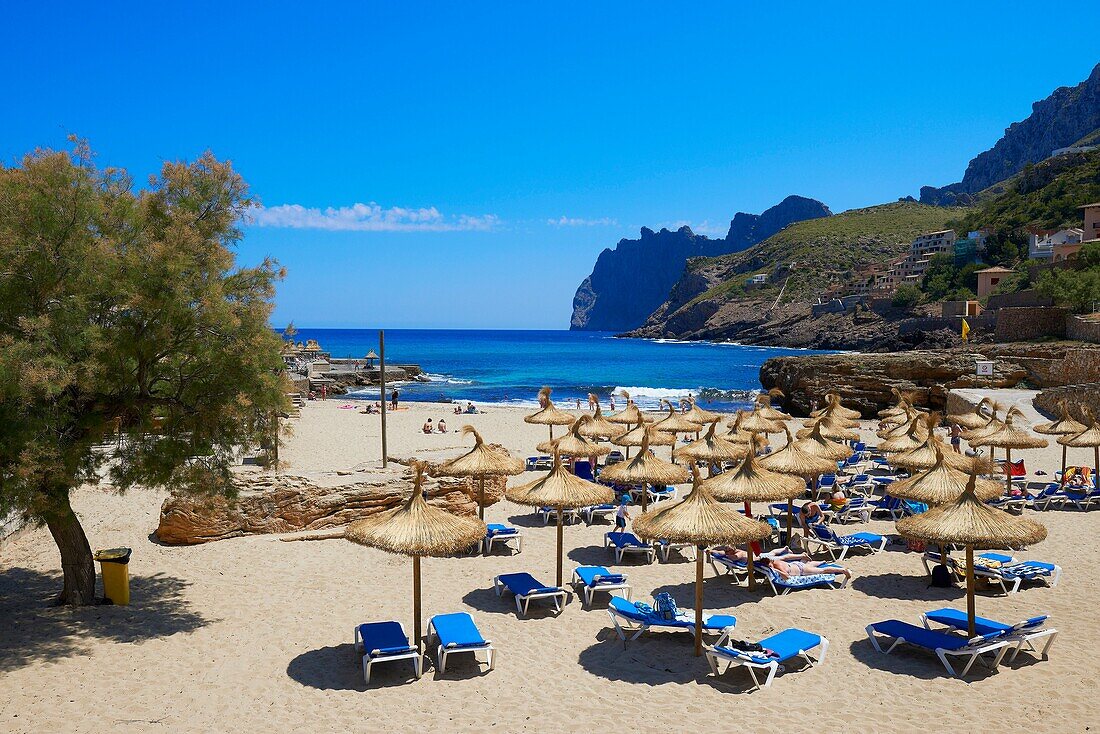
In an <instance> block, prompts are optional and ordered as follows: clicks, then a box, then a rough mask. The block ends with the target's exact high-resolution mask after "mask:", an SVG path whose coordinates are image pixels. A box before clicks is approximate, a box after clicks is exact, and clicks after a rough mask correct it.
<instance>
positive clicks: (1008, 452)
mask: <svg viewBox="0 0 1100 734" xmlns="http://www.w3.org/2000/svg"><path fill="white" fill-rule="evenodd" d="M1011 491H1012V449H1009V448H1006V449H1005V494H1006V495H1007V494H1008V493H1009V492H1011ZM973 636H974V635H971V637H973Z"/></svg>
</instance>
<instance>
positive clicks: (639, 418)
mask: <svg viewBox="0 0 1100 734" xmlns="http://www.w3.org/2000/svg"><path fill="white" fill-rule="evenodd" d="M619 395H620V396H622V397H623V398H625V399H626V407H625V408H623V409H622V410H620V411H619V412H618V413H614V414H612V415H609V416H607V420H608V421H610V422H611V423H621V424H622V425H626V426H637V425H640V424H642V423H645V422H646V420H645V416H644V415H642V411H640V410H638V406H637V405H635V404H634V401H633V400H631V399H630V393H628V392H627V391H626V390H620V391H619Z"/></svg>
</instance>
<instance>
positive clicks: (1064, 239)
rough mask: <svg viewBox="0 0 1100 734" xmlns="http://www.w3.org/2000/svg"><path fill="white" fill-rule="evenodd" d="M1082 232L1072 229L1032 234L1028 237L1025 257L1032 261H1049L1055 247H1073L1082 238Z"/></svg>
mask: <svg viewBox="0 0 1100 734" xmlns="http://www.w3.org/2000/svg"><path fill="white" fill-rule="evenodd" d="M1084 234H1085V232H1084V230H1082V229H1080V228H1077V227H1072V228H1070V229H1063V230H1059V231H1057V232H1053V231H1050V232H1048V231H1039V232H1033V233H1032V234H1031V236H1030V237H1028V242H1027V256H1028V258H1030V259H1032V260H1049V259H1050V258H1051V257H1053V256H1054V247H1055V245H1073V244H1076V243H1078V242H1080V241H1081V240H1082V239H1083V238H1084Z"/></svg>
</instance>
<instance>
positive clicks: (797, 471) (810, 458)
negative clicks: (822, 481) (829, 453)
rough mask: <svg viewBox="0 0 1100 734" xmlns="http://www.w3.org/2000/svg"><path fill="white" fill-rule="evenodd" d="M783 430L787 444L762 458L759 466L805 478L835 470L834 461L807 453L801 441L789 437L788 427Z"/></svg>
mask: <svg viewBox="0 0 1100 734" xmlns="http://www.w3.org/2000/svg"><path fill="white" fill-rule="evenodd" d="M783 430H784V431H785V432H786V434H787V445H786V446H784V447H783V448H781V449H779V450H778V451H775V452H772V453H770V454H768V455H767V456H765V457H764V458H762V459H761V460H760V465H761V466H763V467H764V468H765V469H770V470H771V471H776V472H779V473H780V474H792V475H794V476H796V477H805V478H810V477H816V476H818V475H819V474H825V473H827V472H833V471H836V461H834V460H832V459H826V458H824V457H822V456H819V455H817V454H811V453H808V452H807V451H806V449H805V446H804V445H803V444H802V442H801V441H795V440H793V439H792V438H791V432H790V430H789V429H787V428H784V429H783Z"/></svg>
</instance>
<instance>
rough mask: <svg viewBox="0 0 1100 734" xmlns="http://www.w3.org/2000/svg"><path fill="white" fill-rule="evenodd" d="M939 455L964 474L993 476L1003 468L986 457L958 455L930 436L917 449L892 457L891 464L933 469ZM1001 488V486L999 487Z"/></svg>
mask: <svg viewBox="0 0 1100 734" xmlns="http://www.w3.org/2000/svg"><path fill="white" fill-rule="evenodd" d="M937 453H940V454H942V455H943V463H944V464H946V465H947V466H948V467H949V468H951V469H954V470H955V471H960V472H963V473H964V474H993V473H995V472H1000V471H1001V467H1000V466H999V465H998V464H997V463H996V462H993V461H990V460H989V459H987V458H985V457H984V456H967V455H966V454H956V453H955V452H954V451H952V450H951V449H949V448H948V447H947V446H946V445H945V444H944V442H943V439H941V438H940V437H939V436H936V435H935V434H929V435H928V438H927V439H925V441H924V443H922V444H921V445H920V446H918V447H917V448H915V449H909V450H908V451H902V452H899V453H896V454H894V455H893V456H891V457H890V464H891V465H893V466H896V467H898V468H901V469H908V470H910V471H914V470H917V471H919V470H923V469H931V468H932V467H933V466H934V465H935V464H936V461H937ZM997 486H998V487H1000V485H999V484H998V485H997Z"/></svg>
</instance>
